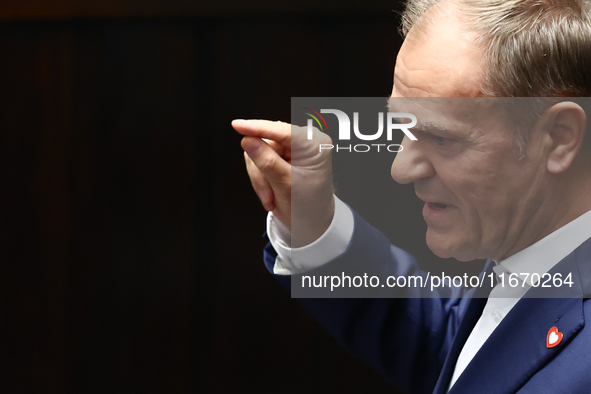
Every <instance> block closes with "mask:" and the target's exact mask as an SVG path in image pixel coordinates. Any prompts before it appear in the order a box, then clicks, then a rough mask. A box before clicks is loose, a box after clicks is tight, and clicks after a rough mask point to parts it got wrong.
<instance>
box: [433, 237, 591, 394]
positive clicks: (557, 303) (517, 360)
mask: <svg viewBox="0 0 591 394" xmlns="http://www.w3.org/2000/svg"><path fill="white" fill-rule="evenodd" d="M590 241H591V240H589V241H587V242H585V243H584V244H583V245H582V246H581V247H579V248H577V250H575V251H574V252H573V253H571V254H570V255H569V256H567V257H566V258H565V259H563V260H562V261H561V262H560V263H559V264H557V265H556V266H555V267H554V268H553V269H552V270H551V271H550V273H551V274H554V273H562V274H563V278H564V277H566V275H567V274H568V273H572V279H573V282H574V284H573V286H572V287H566V286H563V287H559V288H552V289H550V290H548V289H542V288H532V289H531V290H530V291H529V292H528V293H527V295H526V297H531V298H523V299H522V300H520V301H519V302H518V303H517V304H516V305H515V307H513V309H512V310H511V312H509V314H508V315H507V316H506V317H505V319H503V321H502V322H501V324H500V325H499V326H498V327H497V328H496V329H495V331H494V332H493V333H492V334H491V336H490V337H489V338H488V340H487V341H486V342H485V343H484V345H483V346H482V348H481V349H480V350H479V351H478V353H477V354H476V355H475V356H474V358H473V359H472V361H471V362H470V364H468V366H467V367H466V369H465V370H464V371H463V373H462V374H461V375H460V377H459V378H458V380H457V381H456V383H455V384H454V386H453V387H452V389H451V390H450V391H449V394H460V393H482V394H486V393H514V392H516V391H517V390H518V389H519V388H520V387H521V386H522V385H523V384H524V383H525V382H527V380H529V378H530V377H531V376H532V375H533V374H534V373H536V372H537V371H538V370H539V369H540V368H542V367H543V366H544V365H545V364H546V363H547V362H548V361H549V359H550V358H552V357H553V356H555V355H556V354H558V353H559V352H560V351H561V350H562V349H563V348H564V347H565V346H567V345H568V343H569V341H570V340H571V339H572V338H573V337H574V336H575V335H576V334H577V333H578V332H579V330H580V329H581V328H582V327H583V326H584V324H585V319H584V314H583V299H582V297H583V295H586V294H589V290H590V288H589V286H590V285H591V283H589V281H590V280H591V279H590V277H589V275H590V274H591V272H587V271H588V270H589V269H590V268H588V266H589V265H590V264H577V261H579V262H583V261H584V260H583V259H585V260H586V259H588V257H586V256H589V252H591V242H590ZM585 262H586V261H585ZM579 270H581V276H579ZM541 296H543V297H556V298H534V297H541ZM557 297H563V298H557ZM564 297H569V298H564ZM473 301H474V300H473ZM484 301H486V300H484ZM483 307H484V306H483ZM481 311H482V309H481ZM479 316H480V314H479V315H478V317H479ZM468 317H469V318H470V321H469V323H470V324H471V326H470V327H469V330H468V334H467V335H466V334H465V333H463V335H462V337H460V336H459V332H458V336H457V338H456V339H454V344H453V349H454V351H457V353H454V354H453V355H452V353H451V352H450V357H448V360H446V363H445V366H444V371H443V372H444V373H445V375H444V373H443V372H442V375H441V376H440V381H439V382H438V385H437V387H436V390H435V392H436V393H438V394H443V393H445V392H446V389H447V386H448V385H449V380H450V378H451V374H452V373H453V368H454V367H455V362H456V359H457V357H458V354H459V351H460V350H461V348H462V346H463V344H464V343H465V341H466V339H467V337H468V335H469V334H470V331H471V330H472V328H473V327H474V325H475V324H476V321H474V318H473V316H468V315H467V318H468ZM476 320H478V318H477V319H476ZM462 326H464V324H463V323H462ZM553 326H556V327H557V328H558V330H559V331H560V332H561V333H562V334H563V339H562V341H561V343H560V344H559V345H558V346H556V347H554V348H550V349H549V348H547V346H546V337H547V335H548V330H549V329H550V328H551V327H553ZM457 348H459V350H457ZM451 357H453V359H451ZM448 362H449V365H448ZM446 367H447V368H446Z"/></svg>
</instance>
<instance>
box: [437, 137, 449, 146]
mask: <svg viewBox="0 0 591 394" xmlns="http://www.w3.org/2000/svg"><path fill="white" fill-rule="evenodd" d="M434 138H435V142H437V145H440V146H443V145H445V143H446V142H447V138H443V137H437V136H435V137H434Z"/></svg>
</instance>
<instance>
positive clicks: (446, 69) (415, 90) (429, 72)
mask: <svg viewBox="0 0 591 394" xmlns="http://www.w3.org/2000/svg"><path fill="white" fill-rule="evenodd" d="M429 12H431V13H436V14H435V15H433V16H432V17H431V21H430V22H429V23H426V24H424V25H425V26H424V28H423V29H421V30H418V29H417V28H415V27H413V28H412V29H411V30H410V32H409V33H408V35H407V37H406V39H405V41H404V43H403V45H402V47H401V48H400V52H399V53H398V57H397V59H396V67H395V70H394V87H393V90H392V96H393V97H476V96H481V95H482V94H481V80H482V78H481V73H482V69H483V67H482V66H483V52H482V50H481V49H480V48H479V47H478V46H477V45H476V44H475V43H474V35H473V34H472V33H468V32H466V31H464V30H463V28H462V27H463V23H462V21H461V18H460V17H459V16H458V15H456V13H454V12H453V11H445V10H443V11H440V10H437V11H429Z"/></svg>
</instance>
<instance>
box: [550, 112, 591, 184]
mask: <svg viewBox="0 0 591 394" xmlns="http://www.w3.org/2000/svg"><path fill="white" fill-rule="evenodd" d="M540 121H541V122H542V125H541V126H542V130H543V132H544V141H545V142H546V147H547V148H548V157H547V169H548V171H549V172H550V173H552V174H560V173H562V172H564V171H566V170H567V169H568V168H569V167H570V166H571V164H572V162H573V160H574V159H575V157H576V156H577V154H578V153H579V150H580V149H581V146H582V145H583V138H584V137H585V130H586V128H587V116H586V114H585V111H584V110H583V108H581V106H580V105H579V104H576V103H574V102H572V101H563V102H560V103H558V104H555V105H553V106H552V107H550V108H549V109H548V110H546V112H544V115H542V117H541V119H540Z"/></svg>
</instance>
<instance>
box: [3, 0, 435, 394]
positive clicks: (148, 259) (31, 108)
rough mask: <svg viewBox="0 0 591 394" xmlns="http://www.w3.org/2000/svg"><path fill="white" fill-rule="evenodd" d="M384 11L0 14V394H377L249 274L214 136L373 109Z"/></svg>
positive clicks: (57, 7)
mask: <svg viewBox="0 0 591 394" xmlns="http://www.w3.org/2000/svg"><path fill="white" fill-rule="evenodd" d="M370 3H371V4H370ZM399 9H400V4H399V2H398V1H395V0H389V1H384V0H380V1H373V2H367V1H362V0H351V1H336V0H335V1H330V0H323V1H284V2H280V3H278V2H266V1H253V0H251V1H248V2H244V1H237V0H235V1H222V2H216V3H214V2H208V3H207V4H204V3H203V2H201V3H200V2H198V1H188V0H187V1H185V0H176V1H170V0H169V1H166V2H164V1H160V2H159V1H151V2H148V1H139V0H133V1H132V0H127V1H124V0H110V1H101V2H89V1H83V0H67V1H66V0H62V1H58V0H52V1H49V0H4V1H3V2H2V5H0V59H1V60H0V147H1V148H0V149H1V151H0V153H1V154H0V161H1V162H0V163H1V164H0V193H1V194H0V196H1V199H0V202H1V205H0V213H1V217H0V245H1V250H2V264H1V267H2V270H1V272H0V294H1V297H0V355H1V360H2V361H1V362H0V363H1V365H0V366H1V368H0V370H1V371H2V372H1V374H2V375H3V376H0V391H1V392H7V393H30V392H31V393H32V392H39V393H41V392H43V393H53V392H56V393H99V392H100V393H129V392H146V393H189V392H198V393H201V392H204V393H311V392H319V393H320V392H321V393H353V392H371V393H377V392H390V393H392V392H395V391H393V389H392V388H391V387H390V386H389V385H388V384H387V383H386V382H385V381H384V380H383V379H382V378H381V377H379V376H378V375H377V373H375V372H374V371H373V370H371V369H370V368H368V367H366V366H365V365H363V364H362V363H361V362H359V361H357V360H355V359H354V358H353V357H351V356H349V355H348V354H347V353H346V352H345V351H344V350H342V349H340V348H339V347H338V346H337V345H336V344H334V343H333V341H332V339H331V338H330V336H329V335H328V334H327V333H326V332H324V330H323V329H322V328H320V327H319V326H318V325H317V324H316V323H315V322H314V321H313V319H312V318H310V317H309V316H308V315H307V314H306V312H305V311H303V310H302V309H301V307H300V306H299V305H298V304H297V302H296V301H295V300H291V299H290V296H289V294H287V293H285V292H284V291H283V290H282V289H281V288H280V286H279V285H278V284H277V283H276V282H275V281H274V280H273V278H272V277H271V276H270V275H269V273H268V272H267V271H266V269H265V268H264V266H263V264H262V261H261V253H262V247H263V245H264V240H263V239H262V238H261V234H262V233H263V231H264V217H265V212H264V210H263V209H262V207H261V206H260V204H259V203H258V200H257V198H256V196H255V195H254V193H253V192H252V191H251V189H250V182H249V180H248V177H247V175H246V171H245V170H244V165H243V158H242V152H241V149H240V136H239V135H238V134H237V133H235V132H234V131H233V130H232V129H231V127H230V121H231V119H233V118H267V119H282V120H289V119H290V113H289V111H290V97H292V96H383V97H386V96H388V95H389V94H390V91H391V84H392V70H393V66H394V63H395V58H396V53H397V51H398V48H399V46H400V43H401V39H400V37H399V35H398V32H397V25H398V22H399V17H398V14H397V13H396V12H392V10H399ZM404 193H406V194H401V195H400V196H398V197H397V198H398V200H395V201H392V206H396V205H397V204H403V205H404V206H405V208H404V209H402V210H401V211H402V213H400V212H399V213H398V214H399V215H402V216H398V219H397V220H401V223H404V222H406V221H408V220H410V219H408V218H407V217H406V216H404V215H407V214H408V213H407V212H409V211H412V210H410V209H409V207H408V204H411V203H410V202H408V201H410V200H411V199H412V195H413V192H412V187H411V188H410V189H409V188H406V189H405V192H404ZM414 204H415V205H416V206H417V209H416V210H415V211H416V212H415V213H416V215H415V216H414V217H413V218H415V219H416V218H418V220H413V221H411V223H420V224H418V225H413V227H412V228H408V227H406V226H404V227H401V236H403V237H406V238H404V239H402V240H401V243H402V244H404V241H405V240H406V241H408V242H410V246H411V247H410V250H411V251H413V252H414V253H417V254H418V255H419V256H423V257H425V258H431V255H429V252H428V251H426V250H425V249H424V245H423V243H424V242H423V236H424V228H422V227H421V226H423V224H422V221H421V220H420V205H417V201H415V202H414Z"/></svg>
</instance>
